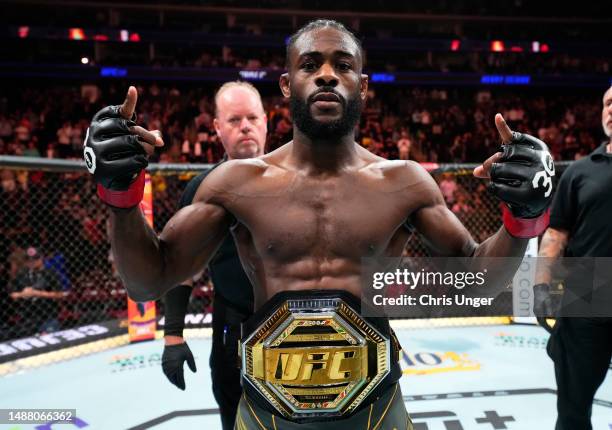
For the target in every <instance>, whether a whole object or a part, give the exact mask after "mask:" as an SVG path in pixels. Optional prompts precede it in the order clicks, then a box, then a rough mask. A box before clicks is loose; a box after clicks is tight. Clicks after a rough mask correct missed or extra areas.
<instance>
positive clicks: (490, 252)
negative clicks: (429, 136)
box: [412, 169, 528, 257]
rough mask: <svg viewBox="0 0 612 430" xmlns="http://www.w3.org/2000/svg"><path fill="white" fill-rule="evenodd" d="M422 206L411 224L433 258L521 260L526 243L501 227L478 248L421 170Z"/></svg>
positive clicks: (427, 176) (478, 245) (437, 188)
mask: <svg viewBox="0 0 612 430" xmlns="http://www.w3.org/2000/svg"><path fill="white" fill-rule="evenodd" d="M422 175H423V182H424V187H425V189H424V195H428V198H427V200H426V201H425V202H424V205H423V206H422V207H421V208H420V209H419V210H417V211H416V212H415V214H414V215H413V217H412V224H413V225H414V227H416V229H417V230H418V231H419V233H420V234H421V235H422V237H423V239H424V240H425V243H426V244H427V246H428V248H429V249H430V251H431V252H432V253H433V254H434V255H437V256H453V257H471V256H474V257H522V256H523V255H524V253H525V248H526V247H527V242H528V239H521V238H516V237H513V236H511V235H510V234H509V233H508V232H507V231H506V229H505V228H504V227H502V228H500V229H499V231H498V232H497V233H495V234H494V235H493V236H491V237H489V238H488V239H487V240H485V241H484V242H482V243H481V244H477V243H476V242H475V241H474V238H473V237H472V235H471V234H470V232H469V231H468V230H467V229H466V228H465V227H464V226H463V224H461V222H460V221H459V219H457V217H456V216H455V214H454V213H453V212H452V211H450V210H449V209H448V208H447V206H446V203H445V202H444V197H443V196H442V192H441V191H440V188H439V187H438V186H437V184H436V183H435V181H434V180H433V178H431V176H430V175H429V173H427V172H426V171H425V170H424V169H423V171H422Z"/></svg>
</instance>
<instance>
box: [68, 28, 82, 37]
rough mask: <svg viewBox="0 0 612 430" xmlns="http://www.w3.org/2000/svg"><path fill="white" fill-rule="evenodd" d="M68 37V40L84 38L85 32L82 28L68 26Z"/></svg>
mask: <svg viewBox="0 0 612 430" xmlns="http://www.w3.org/2000/svg"><path fill="white" fill-rule="evenodd" d="M68 39H70V40H85V32H84V31H83V29H82V28H69V29H68Z"/></svg>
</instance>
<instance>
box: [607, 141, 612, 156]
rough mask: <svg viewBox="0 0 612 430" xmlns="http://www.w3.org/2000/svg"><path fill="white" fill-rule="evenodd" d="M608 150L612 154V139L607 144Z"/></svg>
mask: <svg viewBox="0 0 612 430" xmlns="http://www.w3.org/2000/svg"><path fill="white" fill-rule="evenodd" d="M606 152H607V153H608V154H612V139H610V141H609V142H608V144H607V145H606Z"/></svg>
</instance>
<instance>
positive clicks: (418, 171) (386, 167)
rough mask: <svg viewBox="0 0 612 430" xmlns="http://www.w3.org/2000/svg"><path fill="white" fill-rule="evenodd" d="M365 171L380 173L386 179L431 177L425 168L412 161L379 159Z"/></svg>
mask: <svg viewBox="0 0 612 430" xmlns="http://www.w3.org/2000/svg"><path fill="white" fill-rule="evenodd" d="M365 169H366V170H369V171H372V172H377V173H380V174H382V175H384V176H385V177H396V176H397V177H398V178H407V177H412V178H416V177H430V175H429V173H427V170H425V168H423V166H421V165H420V164H419V163H417V162H416V161H412V160H387V159H384V158H380V157H378V159H377V160H373V161H372V162H371V163H369V164H368V165H367V166H366V167H365Z"/></svg>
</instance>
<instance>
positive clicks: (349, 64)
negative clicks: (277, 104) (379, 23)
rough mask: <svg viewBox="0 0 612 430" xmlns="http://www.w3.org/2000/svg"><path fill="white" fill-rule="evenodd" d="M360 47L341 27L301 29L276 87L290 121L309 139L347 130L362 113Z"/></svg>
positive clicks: (364, 78)
mask: <svg viewBox="0 0 612 430" xmlns="http://www.w3.org/2000/svg"><path fill="white" fill-rule="evenodd" d="M361 68H362V58H361V54H360V52H359V47H358V46H357V44H356V43H355V42H354V41H353V39H352V38H351V37H350V36H349V35H347V34H346V33H344V32H342V31H339V30H336V29H335V28H330V27H325V28H320V29H316V30H312V31H309V32H308V33H305V34H303V35H302V36H301V37H300V38H299V39H298V40H297V41H296V42H295V44H294V45H293V48H292V49H291V50H290V52H289V61H288V74H285V75H283V76H282V77H281V81H280V85H281V90H282V91H283V94H284V95H285V97H289V99H290V106H291V114H292V116H293V123H294V125H295V126H296V127H297V128H298V129H299V130H300V131H301V132H302V133H304V134H305V135H307V136H308V137H310V138H311V139H324V140H333V139H337V138H340V137H342V136H346V135H347V134H350V133H352V130H353V129H354V127H355V125H356V124H357V122H358V121H359V118H360V116H361V109H362V106H363V103H364V101H365V98H366V94H367V87H368V77H367V76H366V75H362V74H361Z"/></svg>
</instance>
